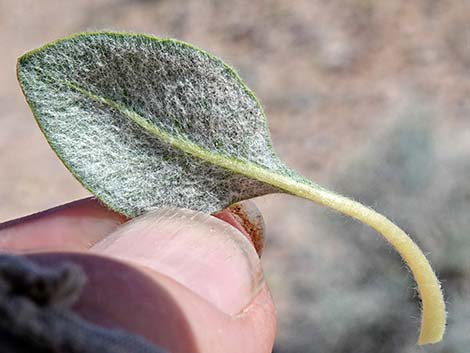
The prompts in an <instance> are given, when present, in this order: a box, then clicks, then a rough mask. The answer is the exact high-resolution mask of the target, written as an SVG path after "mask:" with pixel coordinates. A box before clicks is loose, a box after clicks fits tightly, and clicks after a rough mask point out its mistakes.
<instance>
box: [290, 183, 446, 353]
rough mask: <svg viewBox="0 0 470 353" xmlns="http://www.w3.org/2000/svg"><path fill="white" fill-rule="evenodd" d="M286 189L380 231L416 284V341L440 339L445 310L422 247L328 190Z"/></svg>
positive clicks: (377, 215)
mask: <svg viewBox="0 0 470 353" xmlns="http://www.w3.org/2000/svg"><path fill="white" fill-rule="evenodd" d="M288 191H289V192H291V193H293V194H296V195H298V196H301V197H303V198H306V199H309V200H312V201H315V202H317V203H319V204H322V205H324V206H327V207H330V208H332V209H334V210H337V211H339V212H341V213H343V214H345V215H348V216H350V217H352V218H355V219H357V220H359V221H361V222H363V223H365V224H367V225H369V226H370V227H372V228H373V229H375V230H376V231H377V232H379V233H380V234H381V235H382V236H383V237H384V238H385V239H386V240H387V241H388V242H389V243H390V244H391V245H392V246H393V247H394V248H395V249H396V251H397V252H398V253H399V254H400V255H401V257H402V258H403V260H404V261H405V262H406V264H407V265H408V267H409V269H410V270H411V272H412V273H413V276H414V278H415V281H416V283H417V285H418V291H419V295H420V297H421V301H422V316H421V331H420V336H419V340H418V344H420V345H424V344H429V343H436V342H439V341H441V340H442V337H443V335H444V331H445V325H446V309H445V303H444V298H443V295H442V292H441V286H440V283H439V280H438V279H437V277H436V275H435V274H434V272H433V270H432V268H431V265H430V264H429V262H428V260H427V259H426V257H425V256H424V254H423V252H422V251H421V249H420V248H419V247H418V246H417V245H416V243H415V242H413V240H412V239H411V238H410V237H409V236H408V235H407V234H406V233H405V232H404V231H403V230H402V229H400V228H399V227H398V226H396V225H395V224H394V223H393V222H392V221H390V220H389V219H388V218H386V217H385V216H383V215H381V214H380V213H378V212H376V211H374V210H373V209H371V208H369V207H366V206H364V205H362V204H361V203H359V202H356V201H353V200H351V199H348V198H347V197H344V196H341V195H337V194H335V193H333V192H330V191H328V190H324V189H317V188H313V187H310V186H308V185H304V184H298V185H295V186H291V187H289V190H288Z"/></svg>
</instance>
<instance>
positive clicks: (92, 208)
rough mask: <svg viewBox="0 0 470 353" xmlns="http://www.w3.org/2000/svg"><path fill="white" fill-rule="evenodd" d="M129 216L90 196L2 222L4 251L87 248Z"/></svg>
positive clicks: (0, 248) (1, 247)
mask: <svg viewBox="0 0 470 353" xmlns="http://www.w3.org/2000/svg"><path fill="white" fill-rule="evenodd" d="M125 220H126V218H125V217H123V216H121V215H119V214H117V213H115V212H113V211H110V210H109V209H107V208H106V207H105V206H102V205H101V204H100V203H99V202H98V201H97V200H96V199H93V198H87V199H83V200H79V201H74V202H71V203H69V204H66V205H62V206H58V207H55V208H52V209H49V210H46V211H43V212H39V213H37V214H34V215H31V216H27V217H23V218H20V219H16V220H13V221H9V222H5V223H2V224H0V251H6V252H12V253H21V252H31V251H53V250H70V251H80V250H86V249H88V248H89V247H90V246H92V245H93V244H95V243H96V242H97V241H99V240H100V239H102V238H103V237H104V236H106V235H107V234H109V233H110V232H112V231H113V230H114V229H116V227H117V226H118V225H119V224H121V223H123V222H124V221H125Z"/></svg>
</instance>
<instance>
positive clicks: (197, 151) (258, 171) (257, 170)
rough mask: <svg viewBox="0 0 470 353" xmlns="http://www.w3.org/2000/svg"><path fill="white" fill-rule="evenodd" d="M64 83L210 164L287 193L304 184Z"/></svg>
mask: <svg viewBox="0 0 470 353" xmlns="http://www.w3.org/2000/svg"><path fill="white" fill-rule="evenodd" d="M68 86H69V87H70V88H72V89H73V90H75V91H77V92H79V93H81V94H82V95H84V96H86V97H89V98H91V99H93V100H94V101H97V102H100V103H103V104H105V105H107V106H109V107H111V108H113V109H115V110H117V111H118V112H119V113H121V114H122V115H123V116H125V117H127V118H128V119H129V120H131V121H132V122H134V123H136V124H137V125H139V126H140V127H141V128H143V129H144V130H145V131H146V132H148V133H149V134H151V135H152V136H155V137H157V138H159V139H160V140H161V141H163V142H164V143H166V144H168V145H170V146H171V147H173V148H176V149H178V150H180V151H182V152H184V153H187V154H189V155H191V156H193V157H196V158H198V159H200V160H203V161H205V162H209V163H211V164H213V165H216V166H218V167H221V168H224V169H227V170H229V171H231V172H234V173H237V174H241V175H244V176H246V177H249V178H252V179H256V180H259V181H261V182H264V183H266V184H269V185H271V186H274V187H276V188H278V189H280V190H283V191H285V192H288V193H291V194H297V195H299V189H302V186H303V187H305V185H304V184H302V183H299V182H297V181H295V180H294V179H292V178H290V177H288V176H285V175H282V174H279V173H276V172H273V171H272V170H269V169H267V168H265V167H261V166H259V165H257V164H255V163H247V162H246V161H243V160H240V159H238V158H236V157H233V156H224V155H221V154H218V153H214V152H213V151H210V150H208V149H206V148H204V147H201V146H199V145H197V144H195V143H194V142H192V141H190V140H188V139H184V138H177V137H175V136H173V135H171V134H169V133H167V132H165V131H164V130H162V129H160V128H159V127H158V126H156V125H154V124H151V123H149V122H148V121H147V120H146V119H145V118H143V117H142V116H141V115H140V114H139V113H137V112H135V111H134V110H132V109H131V108H129V107H127V106H125V105H124V104H121V103H118V102H116V101H114V100H112V99H110V98H107V97H104V96H101V95H99V94H96V93H94V92H92V91H90V90H88V89H86V88H83V87H81V86H79V85H77V84H76V83H73V82H68ZM299 196H301V195H299Z"/></svg>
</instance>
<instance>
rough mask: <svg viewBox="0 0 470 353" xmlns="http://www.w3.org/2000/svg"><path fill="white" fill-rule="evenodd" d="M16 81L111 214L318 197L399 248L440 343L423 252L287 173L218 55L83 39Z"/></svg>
mask: <svg viewBox="0 0 470 353" xmlns="http://www.w3.org/2000/svg"><path fill="white" fill-rule="evenodd" d="M18 79H19V82H20V84H21V87H22V89H23V92H24V94H25V96H26V98H27V101H28V103H29V105H30V107H31V109H32V111H33V113H34V116H35V117H36V119H37V121H38V124H39V126H40V127H41V129H42V131H43V132H44V135H45V136H46V138H47V140H48V141H49V144H50V145H51V147H52V148H53V149H54V151H55V152H56V153H57V155H58V156H59V158H60V159H61V160H62V161H63V162H64V164H65V165H66V166H67V168H68V169H69V170H70V171H71V172H72V173H73V174H74V175H75V177H76V178H77V179H78V180H79V181H80V182H81V183H82V184H83V185H84V186H85V187H86V188H87V189H88V190H90V191H91V192H92V193H94V194H95V195H96V196H97V197H98V198H99V199H100V200H102V201H103V202H104V203H105V204H107V205H108V206H109V207H110V208H112V209H114V210H116V211H118V212H120V213H123V214H125V215H127V216H129V217H134V216H137V215H139V214H141V213H143V212H145V211H147V210H149V209H152V208H157V207H169V206H172V207H184V208H191V209H195V210H199V211H203V212H215V211H218V210H221V209H223V208H225V207H227V206H229V205H230V204H232V203H234V202H237V201H240V200H243V199H247V198H251V197H255V196H259V195H264V194H268V193H273V192H286V193H290V194H293V195H297V196H300V197H303V198H306V199H310V200H313V201H315V202H317V203H320V204H323V205H325V206H328V207H330V208H333V209H335V210H337V211H339V212H342V213H344V214H346V215H349V216H351V217H354V218H356V219H358V220H360V221H362V222H364V223H366V224H368V225H369V226H371V227H372V228H374V229H376V230H377V231H378V232H379V233H381V234H382V235H383V236H384V238H385V239H387V240H388V241H389V242H390V243H391V244H392V246H394V247H395V249H396V250H397V251H398V252H399V253H400V254H401V256H402V257H403V259H404V260H405V262H406V263H407V264H408V266H409V267H410V269H411V271H412V272H413V274H414V276H415V279H416V281H417V284H418V290H419V292H420V295H421V299H422V302H423V313H422V316H423V317H422V323H421V336H420V341H419V342H420V343H422V344H424V343H432V342H436V341H439V340H440V339H441V338H442V335H443V332H444V328H445V318H446V315H445V306H444V301H443V298H442V293H441V292H440V287H439V282H438V280H437V278H436V276H435V274H434V272H433V271H432V269H431V267H430V265H429V263H428V261H427V259H426V258H425V256H424V255H423V254H422V252H421V250H420V249H419V248H418V247H417V246H416V244H415V243H414V242H413V241H412V240H411V239H410V238H409V237H408V235H406V234H405V233H404V232H403V231H402V230H401V229H400V228H398V227H397V226H396V225H395V224H393V223H392V222H391V221H389V220H388V219H387V218H385V217H384V216H382V215H380V214H378V213H377V212H375V211H373V210H372V209H370V208H367V207H365V206H363V205H362V204H360V203H358V202H355V201H353V200H350V199H348V198H346V197H343V196H340V195H337V194H335V193H333V192H331V191H328V190H326V189H324V188H322V187H320V186H318V185H317V184H315V183H313V182H311V181H309V180H307V179H305V178H304V177H302V176H300V175H298V174H297V173H295V172H294V171H292V170H291V169H289V168H288V167H286V166H285V165H284V163H282V162H281V161H280V159H279V158H278V157H277V155H276V154H275V152H274V151H273V148H272V143H271V138H270V136H269V131H268V127H267V124H266V119H265V116H264V113H263V110H262V108H261V106H260V104H259V102H258V100H257V98H256V97H255V96H254V94H253V93H252V92H251V91H250V90H249V89H248V88H247V87H246V85H245V84H244V83H243V82H242V81H241V79H240V78H239V76H238V75H237V74H236V73H235V71H234V70H233V69H232V68H231V67H229V66H227V65H226V64H225V63H223V62H222V61H221V60H220V59H219V58H217V57H215V56H213V55H211V54H209V53H207V52H205V51H202V50H200V49H197V48H195V47H193V46H191V45H189V44H187V43H183V42H180V41H177V40H172V39H158V38H154V37H150V36H147V35H140V34H125V33H110V32H99V33H83V34H78V35H74V36H72V37H68V38H65V39H61V40H58V41H56V42H53V43H50V44H48V45H46V46H44V47H42V48H39V49H37V50H34V51H32V52H29V53H27V54H25V55H24V56H22V57H21V58H20V59H19V61H18Z"/></svg>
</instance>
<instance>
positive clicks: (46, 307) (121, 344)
mask: <svg viewBox="0 0 470 353" xmlns="http://www.w3.org/2000/svg"><path fill="white" fill-rule="evenodd" d="M85 282H86V276H85V274H84V273H83V271H82V270H81V268H80V267H79V266H77V265H75V264H64V265H62V266H60V267H55V268H49V267H44V266H39V265H37V264H34V263H32V262H31V261H29V260H28V259H26V258H25V257H21V256H14V255H2V254H0V353H32V352H34V353H61V352H64V353H97V352H99V353H111V352H112V353H163V351H162V350H160V349H158V348H156V347H155V346H153V345H152V344H151V343H150V342H148V341H147V340H146V339H144V338H143V337H141V336H138V335H135V334H131V333H128V332H125V331H121V330H111V329H106V328H103V327H100V326H98V325H95V324H92V323H90V322H88V321H85V320H84V319H82V318H81V317H79V316H78V315H76V314H75V313H73V312H72V311H71V309H70V308H71V306H72V305H73V304H74V303H75V302H76V300H77V299H78V298H79V296H80V293H81V290H82V288H83V285H84V284H85Z"/></svg>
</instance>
